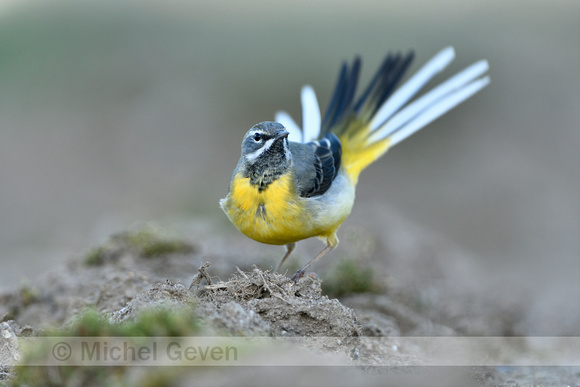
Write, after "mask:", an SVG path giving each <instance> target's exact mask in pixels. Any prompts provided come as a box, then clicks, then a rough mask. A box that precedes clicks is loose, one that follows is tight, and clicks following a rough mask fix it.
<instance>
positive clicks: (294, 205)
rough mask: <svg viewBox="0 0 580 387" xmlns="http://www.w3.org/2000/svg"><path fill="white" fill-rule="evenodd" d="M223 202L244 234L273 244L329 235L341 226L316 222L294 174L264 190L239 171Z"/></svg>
mask: <svg viewBox="0 0 580 387" xmlns="http://www.w3.org/2000/svg"><path fill="white" fill-rule="evenodd" d="M221 206H222V208H223V209H224V211H225V212H226V214H227V215H228V218H230V220H231V221H232V223H234V224H235V225H236V227H237V228H238V229H239V230H240V231H241V232H242V233H243V234H244V235H246V236H248V237H250V238H252V239H254V240H257V241H258V242H262V243H268V244H273V245H285V244H288V243H292V242H297V241H299V240H302V239H306V238H310V237H313V236H327V235H329V234H332V233H334V231H336V229H337V228H338V226H339V225H336V227H332V230H329V229H328V228H326V227H325V228H322V227H319V226H318V227H317V225H315V224H314V222H313V216H312V215H311V214H310V213H309V211H308V210H307V209H306V208H305V206H306V201H305V199H304V198H301V197H300V196H299V195H298V194H297V193H296V190H295V188H294V182H293V176H292V174H287V175H284V176H282V177H280V178H278V179H277V180H275V181H274V182H272V183H270V184H269V185H268V187H267V188H266V189H265V190H263V191H262V192H260V191H259V190H258V187H257V186H255V185H252V184H250V179H249V178H244V177H241V176H239V175H236V176H234V179H233V181H232V185H231V187H230V193H229V195H228V197H227V198H226V199H224V200H223V201H222V202H221Z"/></svg>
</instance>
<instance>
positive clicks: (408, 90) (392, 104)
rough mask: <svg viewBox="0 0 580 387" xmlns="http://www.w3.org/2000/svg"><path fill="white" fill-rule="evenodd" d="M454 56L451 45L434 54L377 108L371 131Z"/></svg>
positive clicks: (411, 96)
mask: <svg viewBox="0 0 580 387" xmlns="http://www.w3.org/2000/svg"><path fill="white" fill-rule="evenodd" d="M453 58H455V51H454V50H453V47H447V48H445V49H443V50H441V51H440V52H439V53H438V54H437V55H435V56H434V57H433V58H432V59H431V60H429V62H427V63H426V64H425V65H424V66H423V67H421V69H420V70H419V71H418V72H417V73H416V74H415V75H413V76H412V77H411V78H410V79H409V80H408V81H407V82H405V84H404V85H403V86H401V87H400V88H399V89H398V90H397V91H395V92H394V93H393V94H392V95H391V96H390V97H389V98H388V99H387V101H386V102H385V103H384V104H383V106H381V107H380V108H379V110H378V111H377V113H376V114H375V116H374V117H373V119H372V120H371V123H370V125H371V131H374V130H376V129H377V128H379V127H381V126H383V124H384V123H385V121H386V120H388V119H389V118H390V117H391V116H392V115H393V114H394V113H395V112H396V111H398V110H399V109H400V108H401V106H403V105H405V104H406V103H407V102H408V101H409V100H410V99H411V98H413V96H414V95H415V94H417V93H418V92H419V90H421V89H422V88H423V86H425V84H426V83H427V82H429V81H430V80H431V78H433V77H434V76H435V75H436V74H438V73H439V72H441V71H442V70H443V69H445V67H447V65H448V64H449V63H451V61H452V60H453Z"/></svg>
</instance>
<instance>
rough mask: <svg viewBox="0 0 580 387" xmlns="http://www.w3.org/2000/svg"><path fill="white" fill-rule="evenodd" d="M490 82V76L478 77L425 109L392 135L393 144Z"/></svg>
mask: <svg viewBox="0 0 580 387" xmlns="http://www.w3.org/2000/svg"><path fill="white" fill-rule="evenodd" d="M488 83H489V77H483V78H481V79H477V80H475V81H473V82H471V83H469V84H467V85H465V86H463V87H462V88H460V89H459V90H456V91H454V92H453V93H451V94H449V95H447V96H446V97H445V98H444V99H442V100H440V101H438V102H437V103H435V104H433V105H432V106H431V107H429V108H428V109H427V110H425V111H423V112H422V113H421V114H420V115H419V116H417V117H415V118H414V119H413V120H412V121H411V122H409V123H407V124H406V125H405V126H403V127H402V128H401V129H399V130H398V131H396V132H395V133H394V134H393V135H391V137H390V139H391V146H394V145H396V144H398V143H399V142H401V141H403V140H404V139H406V138H407V137H409V136H410V135H412V134H413V133H415V132H416V131H418V130H419V129H421V128H422V127H424V126H425V125H427V124H429V123H431V122H432V121H434V120H435V119H437V118H439V117H440V116H442V115H443V114H445V113H447V112H448V111H449V110H451V109H453V108H454V107H455V106H457V105H459V104H460V103H461V102H463V101H465V100H466V99H467V98H469V97H471V96H472V95H473V94H475V93H477V92H478V91H479V90H481V89H482V88H483V87H485V86H486V85H487V84H488Z"/></svg>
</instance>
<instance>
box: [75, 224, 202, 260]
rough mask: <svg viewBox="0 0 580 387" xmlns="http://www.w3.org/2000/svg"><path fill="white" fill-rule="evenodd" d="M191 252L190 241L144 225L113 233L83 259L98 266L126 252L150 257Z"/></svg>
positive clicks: (192, 248) (192, 250) (193, 249)
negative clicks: (143, 226) (135, 228)
mask: <svg viewBox="0 0 580 387" xmlns="http://www.w3.org/2000/svg"><path fill="white" fill-rule="evenodd" d="M193 252H195V247H194V246H193V245H192V244H191V243H189V242H187V241H184V240H182V239H179V238H176V237H173V236H169V235H167V233H164V232H162V231H161V230H158V229H155V228H153V227H145V228H141V229H138V230H132V231H125V232H122V233H119V234H115V235H113V236H112V237H111V238H110V239H109V240H108V241H107V242H106V243H104V244H103V245H102V246H99V247H96V248H93V249H91V250H90V251H89V252H88V253H87V254H86V255H85V258H84V260H83V261H84V263H85V265H88V266H98V265H103V264H105V263H106V262H111V261H115V260H116V259H118V258H119V257H120V256H122V255H123V254H126V253H131V254H136V255H137V256H139V257H142V258H145V259H150V258H157V257H164V256H167V255H171V254H191V253H193Z"/></svg>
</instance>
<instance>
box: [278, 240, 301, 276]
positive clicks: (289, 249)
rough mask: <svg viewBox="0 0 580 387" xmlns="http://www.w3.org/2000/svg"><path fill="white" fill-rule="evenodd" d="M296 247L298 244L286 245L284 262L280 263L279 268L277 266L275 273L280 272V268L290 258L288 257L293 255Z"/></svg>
mask: <svg viewBox="0 0 580 387" xmlns="http://www.w3.org/2000/svg"><path fill="white" fill-rule="evenodd" d="M294 247H296V243H294V242H292V243H288V244H287V245H286V254H284V256H283V257H282V260H281V261H280V263H279V264H278V266H276V270H274V273H277V272H278V270H279V269H280V266H282V264H283V263H284V261H285V260H286V258H288V256H289V255H290V254H291V253H292V251H294Z"/></svg>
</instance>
